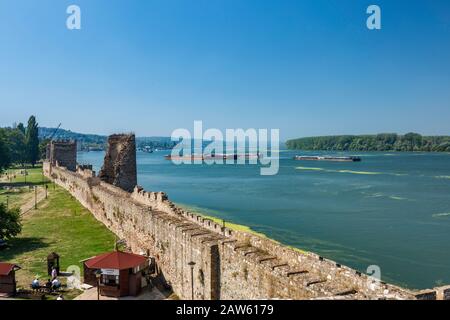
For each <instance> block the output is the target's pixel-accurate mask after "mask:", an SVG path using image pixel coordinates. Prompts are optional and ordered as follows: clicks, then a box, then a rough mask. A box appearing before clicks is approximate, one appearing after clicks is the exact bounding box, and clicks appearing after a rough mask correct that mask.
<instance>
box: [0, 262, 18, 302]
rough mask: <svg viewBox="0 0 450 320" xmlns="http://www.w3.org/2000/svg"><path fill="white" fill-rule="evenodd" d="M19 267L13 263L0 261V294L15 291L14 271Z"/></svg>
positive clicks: (9, 293)
mask: <svg viewBox="0 0 450 320" xmlns="http://www.w3.org/2000/svg"><path fill="white" fill-rule="evenodd" d="M17 270H20V267H19V266H18V265H16V264H13V263H3V262H0V295H14V294H15V293H16V271H17Z"/></svg>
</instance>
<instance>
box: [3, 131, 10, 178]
mask: <svg viewBox="0 0 450 320" xmlns="http://www.w3.org/2000/svg"><path fill="white" fill-rule="evenodd" d="M10 164H11V158H10V156H9V148H8V145H7V140H6V134H5V130H4V129H1V128H0V172H2V171H3V170H4V169H7V168H8V167H9V165H10Z"/></svg>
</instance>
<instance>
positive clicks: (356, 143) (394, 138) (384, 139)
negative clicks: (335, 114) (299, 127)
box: [286, 132, 450, 152]
mask: <svg viewBox="0 0 450 320" xmlns="http://www.w3.org/2000/svg"><path fill="white" fill-rule="evenodd" d="M286 146H287V148H288V149H291V150H328V151H425V152H450V136H422V135H420V134H418V133H413V132H411V133H408V134H405V135H398V134H395V133H382V134H376V135H341V136H324V137H308V138H300V139H293V140H289V141H287V142H286Z"/></svg>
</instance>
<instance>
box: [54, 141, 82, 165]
mask: <svg viewBox="0 0 450 320" xmlns="http://www.w3.org/2000/svg"><path fill="white" fill-rule="evenodd" d="M47 160H49V161H50V163H51V165H52V166H56V165H57V164H58V165H59V166H61V167H66V168H67V170H70V171H76V169H77V142H76V141H66V140H60V141H50V143H49V144H48V145H47Z"/></svg>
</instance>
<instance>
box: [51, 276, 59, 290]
mask: <svg viewBox="0 0 450 320" xmlns="http://www.w3.org/2000/svg"><path fill="white" fill-rule="evenodd" d="M60 287H61V282H60V281H59V280H58V278H56V279H54V280H53V281H52V289H53V290H58V289H59V288H60Z"/></svg>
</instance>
